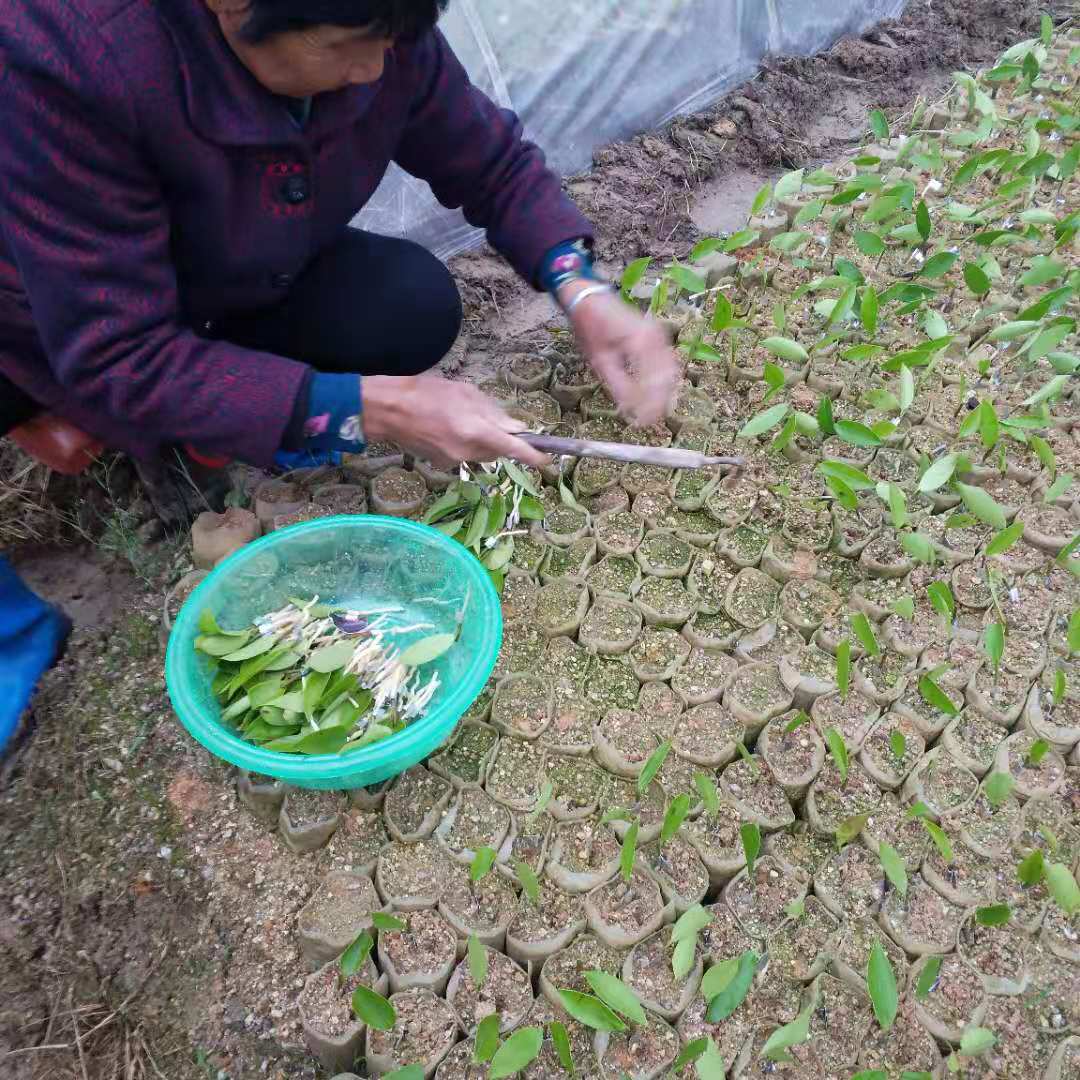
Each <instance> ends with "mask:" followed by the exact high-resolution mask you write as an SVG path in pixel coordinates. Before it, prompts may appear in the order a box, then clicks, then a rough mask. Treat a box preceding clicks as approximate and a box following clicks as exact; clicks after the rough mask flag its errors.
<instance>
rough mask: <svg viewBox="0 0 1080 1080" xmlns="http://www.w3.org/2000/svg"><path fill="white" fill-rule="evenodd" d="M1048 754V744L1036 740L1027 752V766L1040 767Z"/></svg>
mask: <svg viewBox="0 0 1080 1080" xmlns="http://www.w3.org/2000/svg"><path fill="white" fill-rule="evenodd" d="M1048 753H1050V744H1049V743H1048V742H1047V741H1046V739H1036V740H1035V741H1034V742H1033V743H1032V744H1031V749H1030V750H1028V752H1027V759H1026V760H1027V763H1028V764H1029V765H1041V764H1042V760H1043V758H1044V757H1046V755H1047V754H1048Z"/></svg>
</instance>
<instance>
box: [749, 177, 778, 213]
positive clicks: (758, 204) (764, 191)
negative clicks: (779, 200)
mask: <svg viewBox="0 0 1080 1080" xmlns="http://www.w3.org/2000/svg"><path fill="white" fill-rule="evenodd" d="M772 191H773V188H772V184H765V185H763V186H762V188H761V189H760V190H759V191H758V193H757V194H756V195H755V196H754V202H753V205H752V206H751V207H750V216H751V217H757V216H758V215H759V214H760V213H761V211H762V210H764V209H765V207H766V206H768V205H769V200H770V199H771V198H772Z"/></svg>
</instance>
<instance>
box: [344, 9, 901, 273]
mask: <svg viewBox="0 0 1080 1080" xmlns="http://www.w3.org/2000/svg"><path fill="white" fill-rule="evenodd" d="M904 6H905V0H559V2H555V3H553V2H552V0H514V2H513V3H507V2H506V0H452V2H451V4H450V10H449V12H448V13H447V15H446V16H445V18H444V20H443V23H442V28H443V31H444V32H445V33H446V35H447V37H448V38H449V40H450V43H451V44H452V45H453V47H454V49H455V50H456V52H457V54H458V56H459V57H460V58H461V61H462V63H463V64H464V65H465V67H466V68H467V69H468V71H469V73H470V75H471V76H472V78H473V81H474V82H475V83H476V84H477V85H478V86H480V87H481V88H482V89H483V90H484V91H485V92H486V93H487V94H488V95H489V96H490V97H491V98H492V99H493V100H495V101H496V102H498V103H499V104H500V105H504V106H506V107H507V108H511V109H513V110H514V111H515V112H517V113H518V115H520V116H521V118H522V119H523V120H524V122H525V127H526V132H527V134H528V137H529V138H531V139H532V140H534V141H535V142H537V143H539V144H540V145H541V146H542V147H543V148H544V149H545V150H546V151H547V154H548V161H549V163H550V164H551V165H552V167H553V168H554V169H555V170H556V171H557V172H559V173H560V174H563V175H567V174H570V173H574V172H578V171H580V170H581V169H583V168H585V167H586V166H588V164H589V162H590V161H591V160H592V153H593V151H594V150H595V149H596V148H597V147H598V146H602V145H603V144H604V143H607V142H611V141H612V140H616V139H624V138H627V137H628V136H630V135H633V134H635V133H637V132H640V131H644V130H647V129H648V128H651V127H654V126H656V125H657V124H662V123H664V122H666V121H668V120H670V119H672V118H673V117H675V116H678V115H680V114H684V113H688V112H694V111H696V110H698V109H703V108H705V107H706V106H708V105H710V104H711V103H712V102H714V101H716V100H717V99H718V98H719V97H721V96H722V95H723V94H725V93H726V92H727V91H729V90H731V89H732V88H733V87H735V86H737V85H738V84H739V83H741V82H743V81H745V80H746V79H747V78H749V77H750V76H751V75H752V74H753V73H754V71H755V70H756V68H757V65H758V63H759V62H760V61H761V59H762V57H763V56H765V55H766V54H769V53H771V54H776V55H783V54H786V55H792V54H803V55H810V54H812V53H815V52H817V51H819V50H820V49H822V48H824V47H826V46H827V45H829V44H830V43H831V42H832V41H835V40H836V39H837V38H839V37H841V36H842V35H844V34H847V33H859V32H861V31H863V30H865V29H866V28H867V27H869V26H872V25H873V24H874V23H876V22H878V21H880V20H881V19H884V18H889V17H893V16H896V15H899V14H900V12H901V11H902V10H903V8H904ZM356 224H357V225H359V226H361V227H362V228H366V229H371V230H373V231H375V232H381V233H387V234H391V235H395V236H407V237H409V238H410V239H413V240H416V241H418V242H420V243H422V244H424V245H426V246H427V247H429V248H430V249H431V250H432V251H434V252H435V253H436V254H437V255H439V256H440V257H442V258H448V257H449V256H451V255H453V254H455V253H456V252H459V251H462V250H464V249H466V248H467V247H470V246H473V245H474V244H475V243H476V242H477V241H478V239H479V237H480V234H479V233H478V232H477V231H476V230H474V229H471V228H470V227H469V226H468V224H467V223H466V222H465V220H464V218H463V217H462V216H461V214H460V213H458V212H456V211H448V210H446V209H445V208H443V207H441V206H440V205H439V204H438V202H437V201H436V200H435V198H434V196H433V195H432V194H431V192H430V190H429V189H428V187H427V185H426V184H425V183H423V182H421V181H418V180H416V179H415V178H413V177H411V176H408V175H407V174H406V173H404V172H403V171H402V170H400V169H398V168H396V167H392V168H391V170H390V172H389V173H388V174H387V177H386V179H385V180H384V181H383V184H382V186H381V187H380V188H379V190H378V192H376V194H375V197H374V199H373V200H372V201H371V203H370V204H369V205H368V206H367V207H365V209H364V210H363V212H362V213H361V214H360V215H359V217H358V218H357V220H356Z"/></svg>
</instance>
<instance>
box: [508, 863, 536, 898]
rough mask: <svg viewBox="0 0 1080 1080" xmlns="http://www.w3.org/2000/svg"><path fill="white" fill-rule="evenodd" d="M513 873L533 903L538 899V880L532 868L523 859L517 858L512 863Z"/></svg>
mask: <svg viewBox="0 0 1080 1080" xmlns="http://www.w3.org/2000/svg"><path fill="white" fill-rule="evenodd" d="M514 873H515V874H516V875H517V879H518V881H520V882H521V888H522V890H523V892H524V893H525V895H526V896H527V897H528V898H529V899H530V900H531V901H532V902H533V903H534V904H535V903H536V902H537V901H538V900H539V899H540V880H539V879H538V878H537V876H536V873H535V872H534V871H533V868H532V867H531V866H530V865H529V864H528V863H527V862H525V861H524V859H518V860H517V861H516V862H515V863H514Z"/></svg>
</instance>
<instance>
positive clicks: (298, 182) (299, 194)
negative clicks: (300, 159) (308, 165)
mask: <svg viewBox="0 0 1080 1080" xmlns="http://www.w3.org/2000/svg"><path fill="white" fill-rule="evenodd" d="M281 194H282V196H283V197H284V199H285V201H286V202H287V203H292V205H293V206H299V205H300V203H302V202H307V200H308V198H309V197H310V196H311V188H310V186H309V185H308V182H307V180H306V179H304V177H302V176H290V177H289V179H288V180H286V181H285V183H284V184H282V185H281Z"/></svg>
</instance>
